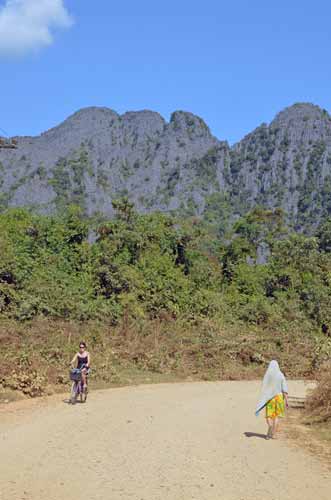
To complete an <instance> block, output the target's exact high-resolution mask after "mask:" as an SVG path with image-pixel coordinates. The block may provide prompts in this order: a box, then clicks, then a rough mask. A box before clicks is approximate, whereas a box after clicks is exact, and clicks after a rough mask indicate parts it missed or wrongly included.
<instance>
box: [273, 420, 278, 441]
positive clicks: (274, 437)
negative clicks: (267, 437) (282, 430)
mask: <svg viewBox="0 0 331 500" xmlns="http://www.w3.org/2000/svg"><path fill="white" fill-rule="evenodd" d="M278 423H279V419H278V417H276V418H274V419H273V423H272V437H273V439H276V433H277V431H278Z"/></svg>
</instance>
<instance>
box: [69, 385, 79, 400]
mask: <svg viewBox="0 0 331 500" xmlns="http://www.w3.org/2000/svg"><path fill="white" fill-rule="evenodd" d="M77 385H78V384H77V382H73V383H72V386H71V392H70V403H71V404H72V405H74V404H75V403H76V402H77V396H78V390H77V389H78V387H77Z"/></svg>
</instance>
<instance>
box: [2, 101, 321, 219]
mask: <svg viewBox="0 0 331 500" xmlns="http://www.w3.org/2000/svg"><path fill="white" fill-rule="evenodd" d="M215 194H216V195H217V196H216V198H213V199H214V202H216V203H217V202H218V201H217V200H219V201H220V203H224V198H222V197H223V195H224V194H225V195H226V197H225V198H226V199H227V200H229V203H230V205H231V210H233V214H235V215H236V216H237V215H240V214H243V213H245V212H246V211H247V210H249V209H251V208H252V207H254V206H256V205H260V206H265V207H268V208H273V207H282V208H283V209H284V210H285V211H286V212H287V213H288V214H289V218H290V220H292V221H293V222H294V224H296V225H297V227H300V228H301V227H305V228H309V227H313V226H314V224H316V223H318V221H319V220H320V219H321V217H323V214H326V213H331V117H330V115H329V114H328V113H327V111H325V110H323V109H321V108H320V107H319V106H315V105H314V104H310V103H297V104H294V105H293V106H289V107H288V108H285V109H284V110H283V111H281V112H280V113H278V115H277V116H276V117H275V119H274V120H273V121H272V122H271V123H270V124H269V125H267V124H262V125H260V126H259V127H257V128H256V129H255V130H254V131H253V132H251V133H250V134H248V135H247V136H246V137H245V138H244V139H242V140H241V141H240V142H239V143H237V144H236V145H234V146H233V147H232V148H230V147H229V146H228V144H227V143H226V142H221V141H219V140H218V139H216V138H215V137H214V136H213V135H212V134H211V132H210V130H209V128H208V126H207V125H206V123H205V122H204V121H203V120H202V119H201V118H200V117H199V116H196V115H195V114H193V113H190V112H187V111H182V110H178V111H175V112H173V113H172V115H171V117H170V120H169V122H167V121H166V120H165V119H164V118H163V117H162V116H161V115H160V114H159V113H157V112H154V111H150V110H141V111H128V112H126V113H124V114H119V113H117V112H115V111H113V110H112V109H109V108H106V107H88V108H83V109H81V110H79V111H77V112H76V113H74V114H73V115H71V116H69V117H68V118H67V119H66V120H65V121H64V122H63V123H61V124H59V125H58V126H57V127H54V128H52V129H50V130H48V131H47V132H45V133H44V134H42V135H41V136H38V137H28V138H23V137H19V138H18V147H17V149H10V150H9V149H0V209H1V208H2V209H4V208H7V207H10V206H34V207H35V208H36V210H41V211H46V212H51V211H53V210H56V209H62V208H63V207H64V206H66V205H67V204H70V203H77V204H80V205H81V206H82V207H83V208H84V210H85V211H86V213H87V214H93V213H95V212H102V213H105V214H108V215H111V214H112V210H113V209H112V200H113V199H114V198H118V197H120V196H129V198H130V199H131V200H132V201H133V202H134V203H135V205H136V207H137V209H138V210H141V211H150V210H163V211H169V210H178V209H180V210H184V211H185V210H186V211H187V212H186V213H192V214H201V212H203V210H204V207H205V206H206V205H208V198H209V197H210V196H214V195H215ZM219 195H220V197H218V196H219ZM215 200H216V201H215ZM222 200H223V201H222Z"/></svg>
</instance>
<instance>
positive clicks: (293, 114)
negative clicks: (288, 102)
mask: <svg viewBox="0 0 331 500" xmlns="http://www.w3.org/2000/svg"><path fill="white" fill-rule="evenodd" d="M314 120H328V121H329V120H331V116H330V115H329V113H328V112H327V111H326V110H325V109H322V108H320V107H319V106H317V105H315V104H312V103H309V102H300V103H296V104H293V105H292V106H288V107H287V108H285V109H283V110H282V111H280V112H279V113H278V114H277V115H276V117H275V118H274V120H273V121H272V122H271V125H277V126H279V125H291V124H298V123H300V122H306V123H308V122H311V121H314Z"/></svg>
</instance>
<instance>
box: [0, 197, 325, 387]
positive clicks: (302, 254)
mask: <svg viewBox="0 0 331 500" xmlns="http://www.w3.org/2000/svg"><path fill="white" fill-rule="evenodd" d="M113 209H114V217H113V218H112V219H107V218H103V219H99V220H97V219H95V218H94V219H87V218H86V217H85V215H84V213H83V211H82V210H81V209H80V208H78V207H74V206H73V207H69V209H68V210H67V211H66V212H65V213H62V214H61V215H36V214H33V213H31V212H28V211H25V210H22V209H11V210H9V211H7V212H4V213H3V214H1V216H0V252H1V253H0V255H1V258H0V313H1V328H0V343H1V350H2V353H3V354H2V364H1V372H0V376H1V378H2V383H3V385H4V386H5V387H13V388H19V389H21V390H23V391H24V392H26V393H29V394H32V395H35V394H38V393H42V392H43V390H44V388H45V386H46V385H45V384H46V381H49V380H52V382H53V383H55V384H59V383H62V382H66V380H67V378H66V366H67V363H68V361H69V359H70V356H71V355H72V351H73V350H74V349H75V348H76V343H77V342H79V339H80V337H84V338H86V339H87V341H88V342H89V345H90V348H91V350H92V351H93V353H94V363H95V374H94V375H95V377H96V378H97V379H98V378H99V379H102V380H103V381H107V380H111V381H112V382H114V381H119V382H123V381H124V382H125V381H126V380H127V378H128V379H129V380H132V377H133V379H136V377H138V375H137V373H138V372H139V373H140V376H141V373H145V374H146V373H147V374H150V373H154V374H155V373H158V374H170V373H174V374H177V375H178V376H196V377H200V378H201V377H203V378H211V379H213V378H215V377H217V378H219V377H223V378H233V377H234V378H238V377H241V376H256V374H259V373H260V372H261V371H262V370H263V369H264V364H265V362H266V361H267V360H268V359H270V357H273V356H277V359H279V360H280V361H281V362H282V364H283V366H284V369H285V370H287V372H288V373H289V374H291V375H294V376H309V375H310V374H311V373H312V371H313V370H315V369H316V368H317V367H318V366H320V364H321V363H323V360H325V359H326V358H327V357H328V356H329V354H330V348H331V345H330V338H329V336H330V332H331V287H330V279H331V278H330V277H331V253H330V252H331V243H330V242H331V223H330V221H329V220H326V221H325V222H324V223H323V224H322V225H321V226H319V227H318V229H317V231H316V234H315V235H314V236H309V237H308V236H304V235H300V234H296V233H294V232H291V230H290V229H289V228H288V227H287V226H286V224H285V217H284V214H283V213H282V211H281V210H278V209H277V210H262V209H255V210H253V211H251V212H249V213H248V214H247V215H246V216H244V217H242V218H240V219H238V220H237V222H236V223H235V224H234V226H233V227H232V228H231V229H228V230H227V232H226V238H224V237H220V233H222V231H220V229H219V220H218V219H216V222H215V219H214V218H213V217H212V215H210V217H209V218H207V219H205V220H204V219H198V218H196V217H191V218H190V217H187V218H185V220H183V218H177V219H176V218H175V217H173V216H170V215H167V214H162V213H160V212H159V213H151V214H138V213H137V212H136V211H135V210H134V207H133V205H132V204H131V203H130V202H129V201H128V200H127V199H120V200H117V201H116V202H113ZM212 213H213V212H212V211H211V212H210V214H212ZM261 247H263V248H264V252H266V253H267V254H268V259H267V261H266V262H265V263H259V251H260V250H259V249H260V248H261ZM13 367H14V371H12V370H13ZM27 367H29V370H28V374H27V370H26V368H27ZM123 370H124V372H125V373H127V370H129V371H130V370H131V372H130V373H133V375H130V376H128V375H126V376H123ZM132 370H133V372H132ZM121 374H122V375H121ZM22 377H23V378H22ZM138 379H139V377H138Z"/></svg>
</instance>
